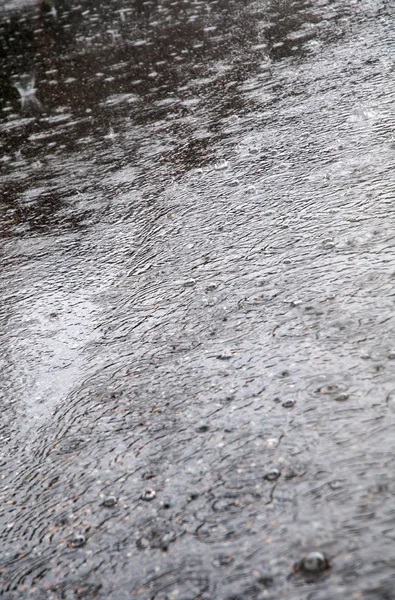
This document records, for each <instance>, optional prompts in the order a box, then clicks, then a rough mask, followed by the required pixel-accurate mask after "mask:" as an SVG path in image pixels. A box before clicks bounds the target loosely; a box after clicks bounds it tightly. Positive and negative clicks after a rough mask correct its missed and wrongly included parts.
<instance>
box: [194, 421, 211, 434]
mask: <svg viewBox="0 0 395 600" xmlns="http://www.w3.org/2000/svg"><path fill="white" fill-rule="evenodd" d="M209 429H210V426H209V425H206V424H205V423H203V425H199V427H198V428H197V429H196V431H197V432H198V433H206V432H207V431H209Z"/></svg>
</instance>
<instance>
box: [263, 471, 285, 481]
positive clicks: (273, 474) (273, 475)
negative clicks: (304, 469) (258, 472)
mask: <svg viewBox="0 0 395 600" xmlns="http://www.w3.org/2000/svg"><path fill="white" fill-rule="evenodd" d="M280 475H281V471H280V470H279V469H270V471H268V472H267V473H266V475H264V479H266V480H267V481H276V479H278V478H279V477H280Z"/></svg>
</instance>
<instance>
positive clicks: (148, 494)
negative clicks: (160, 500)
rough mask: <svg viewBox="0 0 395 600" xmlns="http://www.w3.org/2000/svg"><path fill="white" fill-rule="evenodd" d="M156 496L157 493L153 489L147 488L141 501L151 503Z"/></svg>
mask: <svg viewBox="0 0 395 600" xmlns="http://www.w3.org/2000/svg"><path fill="white" fill-rule="evenodd" d="M155 496H156V492H155V490H153V489H151V488H147V489H146V490H145V492H144V493H143V494H142V496H141V499H142V500H145V501H146V502H150V501H151V500H153V499H154V498H155Z"/></svg>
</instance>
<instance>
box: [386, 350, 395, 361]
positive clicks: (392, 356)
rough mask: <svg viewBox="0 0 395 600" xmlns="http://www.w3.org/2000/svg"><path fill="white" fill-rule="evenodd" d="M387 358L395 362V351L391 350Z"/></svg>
mask: <svg viewBox="0 0 395 600" xmlns="http://www.w3.org/2000/svg"><path fill="white" fill-rule="evenodd" d="M387 358H389V359H390V360H394V359H395V350H391V351H390V352H388V354H387Z"/></svg>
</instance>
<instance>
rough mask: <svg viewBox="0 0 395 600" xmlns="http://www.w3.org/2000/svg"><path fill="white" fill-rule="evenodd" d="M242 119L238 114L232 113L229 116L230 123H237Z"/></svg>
mask: <svg viewBox="0 0 395 600" xmlns="http://www.w3.org/2000/svg"><path fill="white" fill-rule="evenodd" d="M239 121H240V118H239V117H238V116H237V115H231V116H230V117H229V123H230V124H231V125H235V124H236V123H238V122H239Z"/></svg>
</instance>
